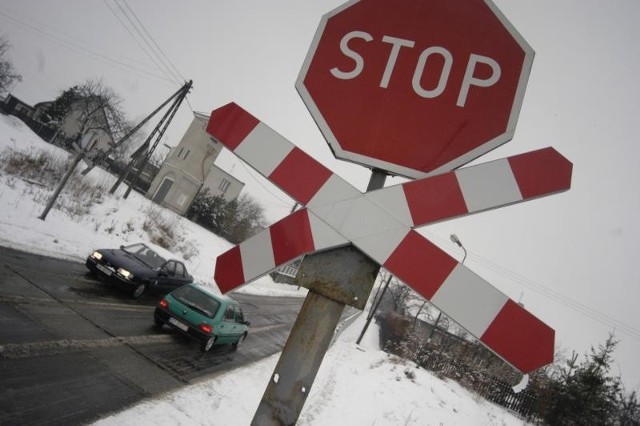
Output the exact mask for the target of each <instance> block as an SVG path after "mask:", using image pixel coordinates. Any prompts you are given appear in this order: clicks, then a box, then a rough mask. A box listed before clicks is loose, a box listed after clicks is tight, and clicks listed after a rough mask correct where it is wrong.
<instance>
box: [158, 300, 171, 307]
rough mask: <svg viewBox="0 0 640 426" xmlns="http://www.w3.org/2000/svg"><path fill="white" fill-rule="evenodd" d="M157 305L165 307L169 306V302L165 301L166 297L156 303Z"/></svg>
mask: <svg viewBox="0 0 640 426" xmlns="http://www.w3.org/2000/svg"><path fill="white" fill-rule="evenodd" d="M158 306H160V307H161V308H164V309H167V308H168V307H169V302H167V299H162V300H161V301H160V303H158Z"/></svg>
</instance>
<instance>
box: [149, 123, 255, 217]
mask: <svg viewBox="0 0 640 426" xmlns="http://www.w3.org/2000/svg"><path fill="white" fill-rule="evenodd" d="M208 122H209V116H207V115H204V114H200V113H195V114H194V118H193V121H191V124H190V125H189V128H188V129H187V131H186V133H185V134H184V136H183V137H182V139H181V140H180V143H179V144H178V145H177V146H176V147H175V148H173V149H172V150H171V152H170V153H169V155H167V158H165V160H164V163H163V164H162V166H161V167H160V170H159V171H158V174H157V175H156V177H155V178H154V179H153V181H152V182H151V186H150V187H149V190H148V191H147V193H146V196H147V198H151V199H152V200H153V201H154V202H156V203H158V204H160V205H162V206H164V207H167V208H169V209H171V210H173V211H175V212H176V213H178V214H184V213H186V211H187V210H188V209H189V206H190V205H191V203H192V201H193V199H194V198H195V196H196V195H197V194H198V192H200V191H202V190H204V189H205V188H206V189H208V190H209V192H210V193H211V194H212V195H221V196H223V197H224V198H225V200H227V201H231V200H234V199H236V198H237V197H238V195H240V191H242V188H243V187H244V183H242V182H241V181H240V180H238V179H236V178H235V177H233V176H231V175H230V174H229V173H227V172H225V171H224V170H222V169H220V168H219V167H217V166H215V165H214V164H213V163H214V162H215V160H216V158H217V157H218V154H219V153H220V151H221V150H222V145H220V144H219V143H218V142H216V141H215V140H214V139H213V138H211V137H210V136H209V134H208V133H207V132H206V128H207V123H208Z"/></svg>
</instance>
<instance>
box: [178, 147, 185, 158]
mask: <svg viewBox="0 0 640 426" xmlns="http://www.w3.org/2000/svg"><path fill="white" fill-rule="evenodd" d="M183 149H184V148H182V147H180V151H178V157H180V156H181V155H182V150H183Z"/></svg>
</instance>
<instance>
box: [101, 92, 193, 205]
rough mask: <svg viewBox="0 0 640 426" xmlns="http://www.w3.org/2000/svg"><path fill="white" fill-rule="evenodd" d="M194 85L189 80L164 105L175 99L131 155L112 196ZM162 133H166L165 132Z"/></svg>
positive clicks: (111, 192)
mask: <svg viewBox="0 0 640 426" xmlns="http://www.w3.org/2000/svg"><path fill="white" fill-rule="evenodd" d="M192 84H193V82H192V81H191V80H189V82H187V83H186V84H185V85H184V86H182V88H181V89H180V90H179V91H178V92H176V93H175V94H174V95H173V96H172V97H171V98H169V99H168V100H167V102H165V103H164V104H163V105H166V104H167V103H168V102H169V101H170V100H171V99H174V101H173V104H172V106H171V107H170V108H169V110H167V112H166V113H165V115H164V116H163V117H162V118H161V119H160V121H159V122H158V124H157V125H156V127H155V128H154V129H153V131H152V132H151V134H149V136H148V137H147V140H146V141H145V142H144V143H143V144H142V145H141V146H140V148H138V149H137V150H136V151H135V152H134V153H133V154H131V160H130V161H129V164H128V165H127V168H126V169H125V170H124V172H123V173H122V174H121V175H120V177H119V178H118V180H117V181H116V183H114V184H113V186H112V187H111V189H110V190H109V193H110V194H113V193H115V192H116V190H117V189H118V187H119V186H120V184H121V183H122V182H123V181H124V180H125V179H126V178H127V177H128V175H129V173H130V172H131V169H133V167H134V165H136V164H137V163H138V162H139V160H140V158H141V157H142V158H144V155H143V154H144V151H145V150H146V149H147V148H148V147H149V145H150V144H151V139H153V137H154V135H155V134H156V133H157V132H158V131H159V129H160V127H161V126H162V124H163V123H164V122H165V120H167V118H169V117H170V119H169V122H168V123H167V126H168V124H169V123H170V122H171V119H173V116H174V115H175V111H176V110H177V108H178V107H179V106H180V104H181V103H182V101H183V100H184V98H185V97H186V95H187V93H189V90H191V86H192ZM156 111H157V110H156ZM154 113H155V111H154ZM164 129H166V126H165V127H164ZM162 132H163V133H164V130H163V131H162ZM160 137H162V135H160ZM159 141H160V138H158V139H157V140H156V142H155V144H154V145H153V147H154V149H155V147H156V146H157V144H158V142H159ZM140 167H141V166H138V169H139V168H140ZM127 196H128V193H127Z"/></svg>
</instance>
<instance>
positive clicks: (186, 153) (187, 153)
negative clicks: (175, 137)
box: [183, 150, 191, 160]
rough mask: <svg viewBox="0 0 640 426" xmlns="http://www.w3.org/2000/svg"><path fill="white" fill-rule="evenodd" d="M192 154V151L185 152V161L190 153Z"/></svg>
mask: <svg viewBox="0 0 640 426" xmlns="http://www.w3.org/2000/svg"><path fill="white" fill-rule="evenodd" d="M190 152H191V151H189V150H187V152H185V153H184V158H183V160H186V159H187V155H189V153H190Z"/></svg>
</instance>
